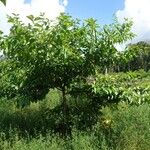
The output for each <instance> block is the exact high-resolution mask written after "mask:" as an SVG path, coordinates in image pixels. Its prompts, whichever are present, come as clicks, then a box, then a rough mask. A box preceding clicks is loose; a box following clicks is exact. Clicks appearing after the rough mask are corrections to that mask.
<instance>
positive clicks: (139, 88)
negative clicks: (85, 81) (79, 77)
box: [92, 71, 150, 105]
mask: <svg viewBox="0 0 150 150" xmlns="http://www.w3.org/2000/svg"><path fill="white" fill-rule="evenodd" d="M144 77H145V78H144ZM149 85H150V83H149V73H147V74H145V73H144V72H142V71H141V72H140V71H139V72H128V73H114V74H109V75H102V74H100V75H98V76H97V77H96V80H95V82H94V84H92V87H93V92H94V93H95V94H96V96H97V98H98V99H99V100H101V101H102V102H104V104H106V105H107V104H109V103H118V102H119V101H124V102H127V103H129V104H135V105H141V104H143V103H146V102H147V103H150V86H149Z"/></svg>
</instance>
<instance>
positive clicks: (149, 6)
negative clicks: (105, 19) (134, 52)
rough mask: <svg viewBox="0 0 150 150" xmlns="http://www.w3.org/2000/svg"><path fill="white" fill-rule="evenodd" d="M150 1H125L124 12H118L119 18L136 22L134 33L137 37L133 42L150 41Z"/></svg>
mask: <svg viewBox="0 0 150 150" xmlns="http://www.w3.org/2000/svg"><path fill="white" fill-rule="evenodd" d="M149 14H150V0H125V6H124V9H123V10H118V11H117V13H116V16H117V18H118V19H119V20H120V21H122V20H123V18H126V17H128V18H131V19H132V20H133V22H134V25H133V28H132V31H133V32H134V33H135V34H136V35H137V36H136V37H135V38H134V39H133V41H132V42H138V41H141V40H150V17H149Z"/></svg>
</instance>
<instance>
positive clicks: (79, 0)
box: [66, 0, 124, 24]
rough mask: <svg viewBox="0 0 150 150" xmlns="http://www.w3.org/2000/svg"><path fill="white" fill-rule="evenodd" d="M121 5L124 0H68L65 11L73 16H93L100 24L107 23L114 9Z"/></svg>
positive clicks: (109, 21)
mask: <svg viewBox="0 0 150 150" xmlns="http://www.w3.org/2000/svg"><path fill="white" fill-rule="evenodd" d="M123 7H124V0H69V1H68V5H67V7H66V11H67V12H69V14H71V15H72V16H73V17H77V18H81V19H85V18H90V17H93V18H95V19H97V20H98V22H99V23H100V24H109V23H111V22H112V19H113V15H114V14H115V13H116V11H118V10H119V9H123Z"/></svg>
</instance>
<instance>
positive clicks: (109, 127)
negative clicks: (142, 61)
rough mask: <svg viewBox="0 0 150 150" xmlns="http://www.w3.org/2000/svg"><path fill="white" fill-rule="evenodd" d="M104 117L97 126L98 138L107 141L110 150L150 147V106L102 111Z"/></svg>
mask: <svg viewBox="0 0 150 150" xmlns="http://www.w3.org/2000/svg"><path fill="white" fill-rule="evenodd" d="M102 113H103V117H102V118H101V119H100V121H99V122H98V124H97V125H96V133H97V137H99V139H100V140H101V139H102V137H105V141H106V143H107V146H108V147H109V149H115V150H116V149H117V150H147V149H149V147H150V128H149V127H150V119H149V118H150V105H149V104H144V105H141V106H128V105H126V104H120V105H119V106H117V109H116V108H114V107H113V108H109V107H105V108H103V109H102Z"/></svg>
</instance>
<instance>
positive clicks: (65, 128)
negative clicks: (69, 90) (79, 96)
mask: <svg viewBox="0 0 150 150" xmlns="http://www.w3.org/2000/svg"><path fill="white" fill-rule="evenodd" d="M62 113H63V123H62V128H63V131H62V134H63V135H64V136H67V135H68V134H70V128H69V109H68V104H67V98H66V89H65V86H64V87H63V88H62Z"/></svg>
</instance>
